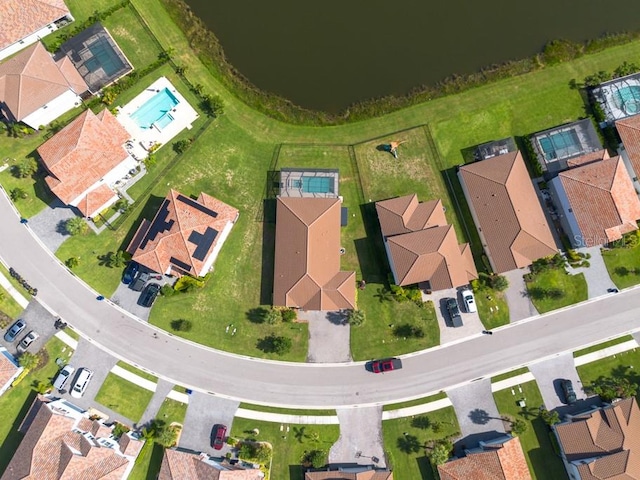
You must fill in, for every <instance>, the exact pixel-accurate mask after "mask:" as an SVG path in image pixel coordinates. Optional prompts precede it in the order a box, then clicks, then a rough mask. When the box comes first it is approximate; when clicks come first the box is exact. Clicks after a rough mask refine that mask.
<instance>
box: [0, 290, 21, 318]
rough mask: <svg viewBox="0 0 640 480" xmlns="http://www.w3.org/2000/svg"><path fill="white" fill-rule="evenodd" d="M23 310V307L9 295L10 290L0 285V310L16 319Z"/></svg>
mask: <svg viewBox="0 0 640 480" xmlns="http://www.w3.org/2000/svg"><path fill="white" fill-rule="evenodd" d="M22 310H23V308H22V307H21V306H20V305H18V302H16V301H15V300H14V299H13V297H12V296H11V295H9V292H7V291H6V290H5V289H4V288H2V287H0V312H4V313H6V314H7V315H9V316H10V317H11V318H13V319H16V318H18V315H20V313H21V312H22Z"/></svg>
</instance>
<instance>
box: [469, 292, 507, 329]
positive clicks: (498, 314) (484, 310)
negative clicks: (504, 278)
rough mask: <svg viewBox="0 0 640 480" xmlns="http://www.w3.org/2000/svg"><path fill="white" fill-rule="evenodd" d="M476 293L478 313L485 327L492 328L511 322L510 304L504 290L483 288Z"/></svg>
mask: <svg viewBox="0 0 640 480" xmlns="http://www.w3.org/2000/svg"><path fill="white" fill-rule="evenodd" d="M474 293H475V295H474V296H475V299H476V305H477V306H478V315H479V316H480V320H481V321H482V324H483V325H484V328H486V329H487V330H491V329H492V328H497V327H501V326H502V325H507V324H508V323H509V306H508V305H507V301H506V300H505V298H504V294H503V293H502V292H497V291H495V290H493V289H491V288H481V289H479V290H477V291H476V292H474Z"/></svg>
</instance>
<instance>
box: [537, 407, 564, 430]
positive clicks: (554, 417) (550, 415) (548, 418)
mask: <svg viewBox="0 0 640 480" xmlns="http://www.w3.org/2000/svg"><path fill="white" fill-rule="evenodd" d="M540 418H542V420H543V421H544V423H546V424H547V425H549V426H551V425H555V424H556V423H560V414H559V413H558V412H557V411H556V410H552V411H549V410H547V409H546V408H542V409H540Z"/></svg>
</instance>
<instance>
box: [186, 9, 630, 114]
mask: <svg viewBox="0 0 640 480" xmlns="http://www.w3.org/2000/svg"><path fill="white" fill-rule="evenodd" d="M186 1H187V3H188V4H189V5H190V6H191V8H192V10H193V11H194V13H196V14H197V15H198V16H199V17H200V18H202V20H203V21H204V22H205V24H206V25H207V26H208V27H209V28H210V29H211V30H213V32H215V34H216V36H217V37H218V38H219V39H220V42H221V43H222V46H223V47H224V50H225V53H226V55H227V58H228V59H229V60H230V62H231V63H233V64H234V66H235V67H236V68H237V69H238V70H239V71H240V72H242V73H243V74H244V75H245V76H246V77H247V78H248V79H249V80H251V81H252V82H253V83H254V84H255V85H257V86H258V87H260V88H261V89H263V90H266V91H270V92H274V93H277V94H279V95H282V96H284V97H286V98H288V99H290V100H291V101H293V102H294V103H297V104H299V105H301V106H304V107H308V108H313V109H318V110H325V111H330V112H336V111H339V110H342V109H343V108H345V107H347V106H348V105H350V104H352V103H354V102H357V101H361V100H364V99H368V98H373V97H380V96H383V95H388V94H404V93H407V92H409V91H411V90H412V89H413V88H415V87H418V86H420V85H433V84H435V83H437V82H438V81H440V80H442V79H443V78H445V77H447V76H449V75H452V74H456V73H457V74H465V73H470V72H473V71H477V70H479V69H480V68H482V67H485V66H488V65H491V64H494V63H500V62H504V61H507V60H510V59H518V58H523V57H527V56H530V55H533V54H535V53H537V52H539V51H541V49H542V48H543V46H544V45H545V44H546V43H547V42H548V41H550V40H553V39H558V38H566V39H569V40H573V41H582V40H586V39H590V38H595V37H597V36H600V35H602V34H604V33H606V32H620V31H625V30H627V31H630V30H637V29H639V28H640V9H639V8H638V2H637V1H635V0H619V1H617V2H596V1H594V0H587V1H583V2H577V1H576V0H538V1H536V2H523V1H521V0H516V1H514V0H484V1H481V2H480V1H472V0H447V1H444V2H442V1H440V2H434V1H429V0H395V1H390V0H384V1H383V0H367V1H363V0H324V1H322V2H305V1H300V0H271V1H268V2H265V1H257V0H218V1H215V2H211V0H186ZM630 60H633V59H630Z"/></svg>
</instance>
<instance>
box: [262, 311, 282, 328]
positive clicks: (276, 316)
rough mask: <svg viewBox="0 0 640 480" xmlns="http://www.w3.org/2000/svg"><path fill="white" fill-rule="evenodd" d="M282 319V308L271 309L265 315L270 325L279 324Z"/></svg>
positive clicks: (265, 319)
mask: <svg viewBox="0 0 640 480" xmlns="http://www.w3.org/2000/svg"><path fill="white" fill-rule="evenodd" d="M281 320H282V314H281V313H280V310H277V309H275V308H272V309H271V310H269V311H268V312H267V313H266V314H265V316H264V321H265V322H267V323H268V324H269V325H277V324H278V323H280V321H281Z"/></svg>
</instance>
